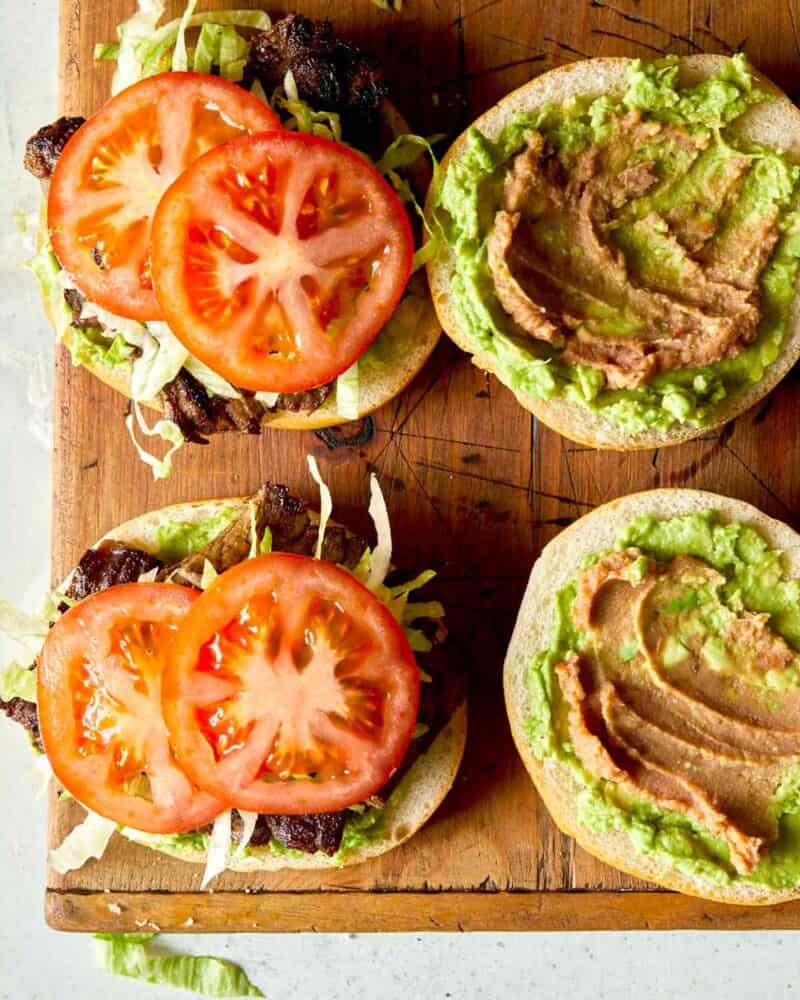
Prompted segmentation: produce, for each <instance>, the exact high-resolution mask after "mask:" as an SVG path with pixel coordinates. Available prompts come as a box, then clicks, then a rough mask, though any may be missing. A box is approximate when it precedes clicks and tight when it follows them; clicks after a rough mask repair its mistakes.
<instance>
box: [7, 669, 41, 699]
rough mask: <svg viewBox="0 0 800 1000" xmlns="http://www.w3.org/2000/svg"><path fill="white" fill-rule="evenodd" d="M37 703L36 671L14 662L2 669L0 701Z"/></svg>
mask: <svg viewBox="0 0 800 1000" xmlns="http://www.w3.org/2000/svg"><path fill="white" fill-rule="evenodd" d="M12 698H22V699H23V701H36V670H35V669H33V668H31V667H23V666H22V664H20V663H17V661H16V660H12V661H11V663H7V664H6V665H5V666H4V667H0V701H10V700H11V699H12Z"/></svg>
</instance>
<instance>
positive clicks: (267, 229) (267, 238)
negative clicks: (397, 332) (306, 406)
mask: <svg viewBox="0 0 800 1000" xmlns="http://www.w3.org/2000/svg"><path fill="white" fill-rule="evenodd" d="M413 253H414V241H413V237H412V233H411V227H410V224H409V221H408V216H407V215H406V212H405V209H404V208H403V205H402V203H401V202H400V200H399V198H398V197H397V195H395V193H394V192H393V191H392V190H391V188H390V187H389V186H388V185H387V184H386V182H385V181H384V180H383V178H382V177H381V176H380V174H378V173H377V171H375V170H373V168H372V167H371V166H370V165H369V164H368V163H367V162H366V161H365V160H364V159H363V157H361V156H359V155H358V154H357V153H355V152H353V151H352V150H350V149H348V148H347V147H345V146H343V145H341V143H336V142H330V141H328V140H327V139H322V138H320V137H319V136H314V135H306V134H304V133H297V132H270V133H266V134H264V135H254V136H244V137H242V138H241V139H235V140H234V141H232V142H230V143H226V144H225V145H224V146H220V147H219V148H218V149H216V150H212V152H210V153H207V154H206V155H205V156H204V157H202V158H201V159H200V160H198V161H197V162H196V163H194V164H193V165H192V166H191V167H190V168H189V169H188V170H187V171H186V172H185V173H184V174H182V175H181V177H179V178H178V180H177V181H176V182H175V183H174V184H173V185H172V187H171V188H170V189H169V191H168V192H167V193H166V194H165V195H164V198H163V199H162V201H161V203H160V205H159V207H158V211H157V212H156V216H155V219H154V220H153V280H154V283H155V287H156V293H157V295H158V301H159V302H160V303H161V308H162V311H163V314H164V318H165V319H166V321H167V323H169V325H170V327H171V328H172V330H173V331H174V332H175V335H176V336H177V337H178V339H179V340H181V341H182V343H183V344H184V346H186V347H187V348H188V349H189V350H190V351H191V352H192V354H194V355H195V356H196V357H198V358H200V360H201V361H204V362H205V363H206V364H207V365H208V366H209V367H210V368H213V369H214V371H216V372H218V373H219V374H220V375H223V376H224V377H225V378H226V379H228V380H229V381H230V382H232V383H233V384H234V385H238V386H241V387H242V388H245V389H253V390H263V391H266V392H298V391H301V390H303V389H309V388H312V387H314V386H317V385H322V384H323V383H325V382H330V381H331V380H332V379H334V378H335V377H336V376H337V375H339V374H341V372H343V371H344V370H345V369H346V368H348V367H349V366H350V365H351V364H352V363H353V362H354V361H356V360H357V359H358V358H359V357H360V355H361V354H363V352H364V351H365V350H366V348H367V347H368V346H369V344H370V343H371V342H372V341H373V340H374V339H375V337H376V336H377V334H378V332H379V331H380V329H381V327H382V326H383V325H384V323H386V321H387V320H388V319H389V317H390V316H391V314H392V312H393V311H394V308H395V306H396V305H397V303H398V301H399V300H400V297H401V296H402V294H403V290H404V289H405V286H406V283H407V281H408V278H409V275H410V273H411V262H412V257H413Z"/></svg>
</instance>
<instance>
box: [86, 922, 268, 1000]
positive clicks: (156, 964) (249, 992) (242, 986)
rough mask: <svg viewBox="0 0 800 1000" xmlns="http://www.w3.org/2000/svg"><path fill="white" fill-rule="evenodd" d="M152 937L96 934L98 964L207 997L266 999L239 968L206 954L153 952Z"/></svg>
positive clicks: (117, 971)
mask: <svg viewBox="0 0 800 1000" xmlns="http://www.w3.org/2000/svg"><path fill="white" fill-rule="evenodd" d="M154 936H155V935H153V934H96V935H95V942H96V959H97V964H98V965H99V967H100V968H101V969H103V970H104V971H105V972H111V973H114V975H117V976H128V977H130V978H131V979H141V980H142V981H144V982H147V983H154V984H156V985H160V986H174V987H177V988H179V989H184V990H189V991H190V992H191V993H194V994H195V995H196V996H197V995H199V996H204V997H263V995H264V994H263V993H262V992H261V990H260V989H258V987H257V986H254V985H253V984H252V983H251V982H250V980H249V979H248V977H247V976H246V975H245V973H244V972H243V971H242V969H240V968H239V967H238V966H237V965H234V964H233V963H232V962H228V961H227V960H226V959H223V958H212V957H210V956H207V955H176V954H168V953H158V952H155V951H154V950H153V949H152V946H151V942H152V940H153V938H154Z"/></svg>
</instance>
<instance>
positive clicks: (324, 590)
mask: <svg viewBox="0 0 800 1000" xmlns="http://www.w3.org/2000/svg"><path fill="white" fill-rule="evenodd" d="M418 708H419V670H418V668H417V664H416V661H415V659H414V654H413V652H412V651H411V647H410V646H409V644H408V640H407V639H406V637H405V635H404V634H403V631H402V629H401V628H400V626H399V625H398V624H397V622H396V621H395V619H394V617H393V616H392V614H391V612H390V611H389V610H388V608H386V607H385V606H384V605H383V604H381V602H380V601H379V600H378V599H377V598H376V597H375V596H374V595H373V594H372V593H371V592H370V591H369V590H367V589H366V587H364V586H362V584H360V583H359V582H358V581H357V580H356V579H355V578H354V577H352V576H351V575H350V574H349V573H347V572H345V571H344V570H342V569H339V568H338V567H337V566H334V565H332V564H331V563H326V562H321V561H319V560H316V559H309V558H307V557H306V556H297V555H288V554H286V553H274V554H271V555H266V556H260V557H258V558H256V559H248V560H247V561H246V562H243V563H240V564H239V565H238V566H235V567H234V568H233V569H230V570H228V571H227V572H226V573H223V574H222V575H221V576H219V577H218V578H217V579H216V580H215V581H214V583H213V584H212V585H211V586H210V587H209V588H208V590H206V591H205V593H204V594H202V595H201V596H200V597H199V598H198V599H197V601H196V602H195V603H194V605H193V606H192V608H191V610H190V611H189V613H188V614H187V616H186V617H185V618H184V619H183V622H182V624H181V626H180V629H179V632H178V637H177V641H176V643H175V648H174V652H173V657H172V660H171V662H170V665H169V667H168V668H167V670H166V673H165V675H164V717H165V719H166V720H167V726H168V727H169V731H170V735H171V738H172V742H173V746H174V747H175V752H176V755H177V758H178V760H179V761H180V764H181V767H183V768H184V770H185V771H186V773H187V774H188V775H189V776H190V777H191V778H192V780H193V781H194V782H195V783H196V784H197V785H198V787H201V788H205V789H206V790H207V791H209V792H211V793H212V794H213V795H215V796H217V797H219V798H222V799H225V800H226V801H227V802H228V803H230V805H231V806H233V807H236V808H240V809H249V810H252V811H255V812H264V813H281V814H287V815H293V814H302V813H319V812H329V811H333V810H337V809H344V808H346V807H347V806H351V805H355V804H356V803H358V802H362V801H364V800H365V799H367V798H368V797H369V796H370V795H372V794H374V793H375V792H377V791H378V790H379V789H380V788H382V787H383V785H384V784H385V783H386V781H387V780H388V779H389V778H390V777H391V775H392V774H393V773H394V772H395V770H396V769H397V767H398V765H399V764H400V761H401V760H402V758H403V755H404V754H405V751H406V748H407V747H408V743H409V740H410V739H411V735H412V732H413V729H414V724H415V722H416V718H417V710H418Z"/></svg>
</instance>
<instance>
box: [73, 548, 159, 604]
mask: <svg viewBox="0 0 800 1000" xmlns="http://www.w3.org/2000/svg"><path fill="white" fill-rule="evenodd" d="M160 565H161V562H160V560H158V559H156V557H155V556H152V555H150V553H149V552H144V551H143V550H142V549H136V548H133V547H132V546H130V545H123V544H122V543H121V542H115V541H112V540H110V539H109V540H108V541H105V542H100V544H99V545H98V546H97V548H96V549H87V550H86V552H84V553H83V555H82V556H81V561H80V562H79V563H78V566H77V568H76V570H75V572H74V573H73V574H72V580H71V581H70V585H69V587H67V591H66V596H67V597H69V598H71V599H72V600H75V601H82V600H83V598H84V597H88V596H89V594H96V593H97V592H98V591H100V590H106V589H107V588H108V587H113V586H115V584H118V583H133V582H135V581H136V580H138V579H139V577H140V576H141V575H142V573H146V572H147V571H148V570H151V569H154V568H155V567H156V566H160Z"/></svg>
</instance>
